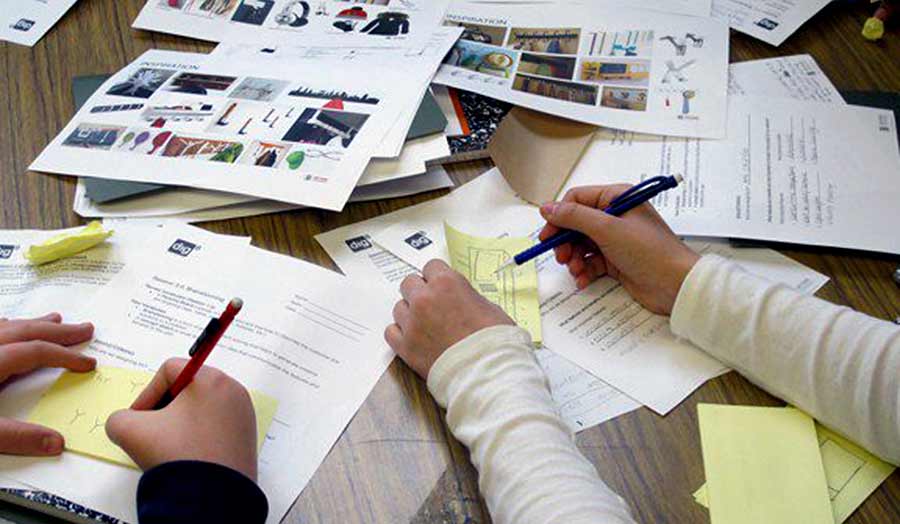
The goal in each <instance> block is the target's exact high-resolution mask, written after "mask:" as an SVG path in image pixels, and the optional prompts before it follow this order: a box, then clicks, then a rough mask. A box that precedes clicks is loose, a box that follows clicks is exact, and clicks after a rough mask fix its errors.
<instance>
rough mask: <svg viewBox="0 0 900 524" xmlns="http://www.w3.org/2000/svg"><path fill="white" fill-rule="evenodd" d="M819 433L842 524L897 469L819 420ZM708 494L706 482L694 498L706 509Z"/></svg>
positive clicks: (834, 504) (837, 520) (837, 518)
mask: <svg viewBox="0 0 900 524" xmlns="http://www.w3.org/2000/svg"><path fill="white" fill-rule="evenodd" d="M816 434H817V436H818V440H819V453H820V454H821V455H822V465H823V466H824V468H825V478H826V480H827V481H828V496H829V498H830V499H831V509H832V511H833V513H834V523H835V524H841V523H842V522H844V521H845V520H847V518H848V517H849V516H850V515H851V514H852V513H853V512H854V511H856V508H858V507H859V506H861V505H862V503H863V502H865V500H866V499H867V498H868V497H869V495H871V494H872V493H873V492H874V491H875V490H876V489H878V486H880V485H881V483H882V482H884V481H885V480H887V478H888V477H890V476H891V473H893V472H894V469H896V468H895V466H893V465H891V464H888V463H886V462H883V461H882V460H881V459H879V458H878V457H876V456H874V455H872V454H871V453H869V452H868V451H866V450H864V449H862V448H861V447H859V446H857V445H856V444H854V443H852V442H850V441H849V440H847V439H845V438H844V437H841V436H840V435H838V434H837V433H835V432H833V431H831V430H830V429H828V428H826V427H825V426H822V425H821V424H818V423H816ZM708 497H709V494H708V492H707V489H706V485H705V484H704V485H703V486H700V489H698V490H697V491H696V492H694V499H695V500H696V501H697V503H698V504H700V505H701V506H704V507H706V508H709V498H708Z"/></svg>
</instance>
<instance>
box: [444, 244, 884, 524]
mask: <svg viewBox="0 0 900 524" xmlns="http://www.w3.org/2000/svg"><path fill="white" fill-rule="evenodd" d="M671 326H672V330H673V331H674V332H675V333H676V334H677V335H678V336H681V337H683V338H686V339H689V340H690V341H692V342H693V343H694V344H696V345H697V346H699V347H700V348H702V349H703V350H705V351H707V352H708V353H710V354H711V355H713V356H715V357H716V358H718V359H720V360H721V361H722V362H723V363H725V364H726V365H728V366H730V367H732V368H734V369H735V370H737V371H739V372H741V373H742V374H744V376H746V377H747V378H749V379H750V380H752V381H753V382H755V383H756V384H758V385H759V386H760V387H762V388H764V389H766V390H768V391H769V392H770V393H772V394H774V395H777V396H779V397H781V398H783V399H784V400H786V401H788V402H790V403H792V404H794V405H796V406H798V407H800V408H801V409H803V410H804V411H806V412H807V413H809V414H810V415H812V416H813V417H815V418H816V419H818V420H819V421H820V422H822V423H823V424H825V425H826V426H829V427H831V428H833V429H835V430H837V431H838V432H841V433H843V434H844V435H845V436H847V437H849V438H851V439H853V440H855V441H856V442H858V443H859V444H861V445H863V446H864V447H866V448H867V449H869V450H870V451H871V452H873V453H875V454H877V455H879V456H880V457H882V458H883V459H885V460H887V461H889V462H893V463H895V464H897V463H900V327H897V326H896V325H894V324H891V323H888V322H884V321H880V320H877V319H874V318H871V317H868V316H865V315H862V314H860V313H856V312H853V311H851V310H850V309H847V308H845V307H838V306H835V305H833V304H830V303H828V302H825V301H822V300H819V299H817V298H814V297H808V296H805V295H802V294H800V293H797V292H796V291H794V290H792V289H790V288H788V287H786V286H784V285H780V284H775V283H771V282H768V281H766V280H763V279H761V278H758V277H755V276H753V275H750V274H748V273H746V272H745V271H744V270H743V269H741V268H740V267H739V266H737V265H736V264H734V263H732V262H729V261H727V260H725V259H723V258H721V257H718V256H715V255H711V256H705V257H703V258H701V259H700V261H699V262H698V263H697V265H696V266H695V267H694V268H693V270H692V271H691V272H690V274H689V275H688V277H687V278H686V279H685V282H684V284H683V285H682V288H681V291H680V293H679V295H678V299H677V300H676V303H675V307H674V310H673V312H672V317H671ZM531 347H532V346H531V341H530V339H529V337H528V334H527V333H525V332H524V331H523V330H521V329H519V328H516V327H512V326H497V327H492V328H488V329H485V330H482V331H480V332H478V333H475V334H473V335H472V336H470V337H469V338H467V339H465V340H463V341H461V342H460V343H458V344H456V345H455V346H453V347H452V348H450V349H448V350H447V351H446V352H445V353H444V354H443V355H442V356H441V358H440V359H438V361H437V362H435V364H434V366H433V367H432V369H431V372H430V373H429V376H428V388H429V390H430V391H431V393H432V395H434V397H435V399H437V401H438V403H439V404H440V405H441V406H443V407H445V408H446V409H447V423H448V425H449V427H450V430H451V431H452V432H453V434H454V436H455V437H456V438H457V439H458V440H459V441H460V442H462V443H463V444H465V445H466V446H467V447H468V448H469V450H470V452H471V457H472V462H473V464H474V465H475V467H476V468H477V469H478V472H479V487H480V489H481V493H482V495H483V496H484V498H485V501H486V502H487V505H488V509H489V510H490V512H491V516H492V517H493V520H494V522H495V523H496V524H505V523H517V524H539V523H540V524H544V523H550V522H567V523H575V524H578V523H582V522H584V523H587V522H590V523H599V522H602V523H604V524H619V523H625V522H629V523H630V522H633V520H632V518H631V516H630V514H629V512H628V507H627V505H626V504H625V502H624V501H623V500H622V499H621V498H620V497H618V496H617V495H616V494H615V493H613V492H612V491H611V490H610V489H609V488H608V487H607V486H606V485H605V484H604V483H603V481H602V480H601V479H600V477H599V476H598V475H597V472H596V469H595V468H594V467H593V465H592V464H591V463H590V462H589V461H588V460H587V459H586V458H585V457H584V456H583V455H582V454H581V453H580V451H579V450H578V448H577V447H576V446H575V440H574V435H573V434H572V432H571V431H570V430H569V429H568V428H567V426H566V425H565V423H563V422H562V420H561V419H560V417H559V415H558V414H557V412H556V408H555V407H554V404H553V401H552V399H551V396H550V391H549V388H548V385H547V382H546V379H545V377H544V375H543V373H542V371H541V369H540V367H539V366H538V364H537V362H536V361H535V359H534V356H533V355H532V350H531Z"/></svg>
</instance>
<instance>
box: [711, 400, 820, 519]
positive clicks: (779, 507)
mask: <svg viewBox="0 0 900 524" xmlns="http://www.w3.org/2000/svg"><path fill="white" fill-rule="evenodd" d="M698 415H699V419H700V437H701V440H702V448H703V464H704V469H705V471H706V484H707V490H708V494H707V496H708V502H709V514H710V520H711V522H712V524H758V523H760V522H765V523H766V524H832V523H833V522H834V520H833V517H832V510H831V503H830V501H829V498H828V485H827V483H826V480H825V469H824V467H823V465H822V458H821V455H820V454H819V443H818V440H817V438H816V428H815V424H814V423H813V419H812V418H810V417H809V416H808V415H806V414H805V413H803V412H801V411H799V410H796V409H791V408H759V407H745V406H722V405H715V404H700V405H699V406H698Z"/></svg>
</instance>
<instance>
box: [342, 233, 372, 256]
mask: <svg viewBox="0 0 900 524" xmlns="http://www.w3.org/2000/svg"><path fill="white" fill-rule="evenodd" d="M344 242H346V244H347V247H349V248H350V251H353V252H354V253H359V252H360V251H365V250H367V249H369V248H371V247H372V242H371V241H370V240H369V237H366V236H361V237H356V238H351V239H350V240H345V241H344Z"/></svg>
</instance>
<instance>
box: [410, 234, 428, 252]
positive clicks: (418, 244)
mask: <svg viewBox="0 0 900 524" xmlns="http://www.w3.org/2000/svg"><path fill="white" fill-rule="evenodd" d="M405 242H406V243H407V244H409V245H410V246H412V247H413V248H415V249H418V250H419V251H421V250H423V249H425V248H426V247H428V246H430V245H431V244H432V242H431V239H429V238H428V237H427V236H425V233H424V232H423V231H419V232H418V233H416V234H415V235H413V236H411V237H409V238H407V239H406V240H405Z"/></svg>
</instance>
